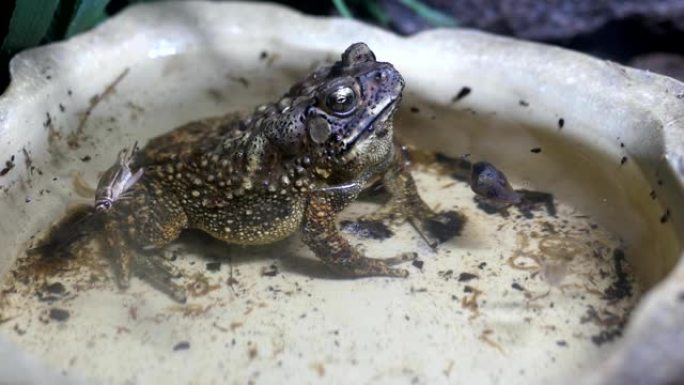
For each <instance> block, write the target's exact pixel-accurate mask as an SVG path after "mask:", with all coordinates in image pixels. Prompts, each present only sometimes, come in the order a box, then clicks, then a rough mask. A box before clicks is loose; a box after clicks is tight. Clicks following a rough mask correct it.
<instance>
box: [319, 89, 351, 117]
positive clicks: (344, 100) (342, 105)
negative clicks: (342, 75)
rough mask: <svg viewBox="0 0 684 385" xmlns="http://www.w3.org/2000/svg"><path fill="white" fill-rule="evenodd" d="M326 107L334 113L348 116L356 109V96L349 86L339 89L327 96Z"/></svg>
mask: <svg viewBox="0 0 684 385" xmlns="http://www.w3.org/2000/svg"><path fill="white" fill-rule="evenodd" d="M325 105H326V106H327V107H328V108H329V109H330V110H331V111H332V112H334V113H337V114H348V113H350V112H352V111H353V110H354V108H355V107H356V94H354V90H352V89H351V88H350V87H347V86H343V87H340V88H337V89H336V90H334V91H333V92H331V93H329V94H328V96H326V98H325Z"/></svg>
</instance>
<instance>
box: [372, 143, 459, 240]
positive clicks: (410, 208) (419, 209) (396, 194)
mask: <svg viewBox="0 0 684 385" xmlns="http://www.w3.org/2000/svg"><path fill="white" fill-rule="evenodd" d="M397 147H398V146H397ZM382 181H383V185H384V187H385V189H387V191H388V192H389V193H390V196H391V198H390V200H389V201H388V202H387V203H385V205H384V206H383V207H381V208H380V209H379V210H377V211H376V212H374V213H372V214H369V215H366V216H364V217H363V218H362V220H368V221H383V220H390V221H393V222H403V221H405V220H407V221H409V223H411V225H412V226H413V227H414V228H415V229H416V231H418V233H420V235H421V236H422V237H423V239H425V241H426V242H427V243H428V245H430V247H436V246H437V245H438V244H440V243H442V242H445V241H446V240H448V239H450V238H451V237H453V236H454V235H457V234H458V233H459V232H460V231H461V228H462V227H463V223H464V222H465V217H464V216H463V215H462V214H458V213H456V212H454V211H446V212H439V213H437V212H435V211H433V210H432V209H431V208H430V207H429V206H428V205H427V203H425V201H423V199H422V198H421V197H420V195H419V194H418V189H417V187H416V182H415V181H414V179H413V177H412V176H411V173H410V171H409V167H408V160H407V159H406V156H405V155H404V151H402V150H401V149H399V148H396V151H395V158H394V161H393V163H392V165H391V166H390V167H389V168H388V169H387V171H386V172H385V175H384V176H383V180H382Z"/></svg>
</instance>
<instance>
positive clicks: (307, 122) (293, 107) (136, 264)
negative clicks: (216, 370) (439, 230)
mask: <svg viewBox="0 0 684 385" xmlns="http://www.w3.org/2000/svg"><path fill="white" fill-rule="evenodd" d="M403 88H404V80H403V78H402V77H401V75H400V74H399V73H398V72H397V71H396V70H395V69H394V67H393V66H392V65H391V64H389V63H383V62H378V61H376V59H375V55H374V54H373V52H371V51H370V49H369V48H368V47H367V46H366V45H365V44H363V43H357V44H354V45H352V46H350V47H349V48H348V49H347V50H346V51H345V52H344V53H343V54H342V58H341V60H340V61H338V62H336V63H334V64H333V65H329V66H324V67H322V68H320V69H318V70H316V71H315V72H313V73H312V74H310V75H309V76H308V77H306V78H305V79H304V80H303V81H302V82H300V83H298V84H296V85H294V86H293V87H292V88H291V89H290V90H289V91H288V92H287V93H286V94H285V95H284V96H283V97H282V98H281V99H280V100H279V101H277V102H275V103H271V104H267V105H263V106H259V107H258V108H256V110H255V111H254V112H253V113H252V114H251V115H249V116H247V117H245V118H238V117H235V116H226V117H218V118H211V119H206V120H201V121H197V122H192V123H189V124H186V125H184V126H181V127H179V128H176V129H175V130H173V131H171V132H170V133H168V134H165V135H162V136H160V137H157V138H154V139H152V140H151V141H150V142H149V144H148V145H147V146H146V147H145V148H143V149H142V150H141V151H140V152H139V153H138V154H137V155H136V157H135V160H134V161H133V162H132V164H131V165H130V169H132V170H142V171H140V172H141V176H140V179H139V180H137V181H136V182H135V183H134V184H132V186H128V185H127V186H126V191H121V192H120V193H121V194H123V193H125V196H126V199H119V200H114V201H113V202H112V205H111V208H108V209H107V210H100V211H99V213H98V215H102V221H103V225H104V239H105V241H106V245H107V247H108V250H109V251H110V252H111V253H112V254H113V260H114V265H115V270H116V277H117V281H118V284H119V286H120V287H122V288H125V287H127V286H128V284H129V278H130V274H131V271H135V272H136V273H137V274H139V275H140V276H141V277H142V278H144V279H146V280H147V281H149V282H150V283H151V284H153V285H155V286H157V287H158V288H159V289H161V290H163V291H165V292H167V293H169V294H170V295H171V296H172V297H173V298H175V299H177V300H180V301H183V300H184V299H185V293H184V291H183V289H182V288H181V287H180V286H178V285H176V284H174V283H173V282H172V278H173V277H175V274H174V272H173V269H172V268H171V267H170V266H168V264H167V263H166V262H165V261H163V260H162V259H160V258H158V257H157V256H155V255H149V254H141V253H136V250H137V251H143V250H150V249H152V250H156V249H161V248H163V247H164V246H165V245H167V244H168V243H170V242H171V241H173V240H175V239H176V238H177V237H178V236H179V234H180V232H181V231H182V230H183V229H188V228H193V229H200V230H203V231H205V232H207V233H209V234H211V235H212V236H214V237H216V238H218V239H220V240H223V241H225V242H228V243H235V244H240V245H258V244H266V243H271V242H274V241H277V240H280V239H283V238H285V237H288V236H289V235H291V234H293V233H294V232H296V231H297V230H300V229H301V230H302V232H303V240H304V242H305V243H306V245H308V246H309V247H310V248H311V250H312V251H313V252H314V253H315V255H316V256H317V257H318V258H320V259H321V261H323V263H324V264H325V265H327V266H328V267H330V268H331V269H332V270H333V271H335V272H339V273H341V274H344V275H348V276H352V277H361V276H392V277H405V276H407V275H408V272H407V271H406V270H403V269H399V268H395V267H393V265H396V264H397V263H400V262H404V261H408V260H411V259H413V258H415V257H416V254H415V253H408V252H407V253H404V254H401V255H398V256H394V257H392V258H389V259H373V258H368V257H366V256H364V255H363V254H362V253H361V252H360V251H359V250H357V249H356V248H355V247H354V246H352V245H351V244H350V243H349V241H347V240H346V239H345V238H344V237H342V236H341V234H340V233H339V231H338V229H337V226H336V216H337V214H338V213H339V212H340V211H341V210H342V209H344V208H345V207H346V206H347V205H348V204H349V203H350V202H352V201H353V200H355V199H356V198H357V196H358V194H359V193H360V192H361V191H362V190H363V189H364V188H365V187H366V186H368V185H370V184H371V183H373V182H375V181H377V180H379V179H381V178H382V181H383V183H384V186H385V188H386V189H387V190H388V191H389V193H390V194H391V198H390V201H389V202H387V204H386V205H385V206H384V207H383V208H381V209H380V210H379V211H377V212H376V213H374V214H371V215H370V216H369V218H368V219H373V220H383V219H395V220H396V219H407V220H408V221H410V223H411V224H412V225H413V226H414V227H415V228H416V229H417V230H418V231H419V232H420V233H421V235H422V236H423V237H424V239H426V240H427V241H428V243H429V244H430V245H431V246H433V247H434V246H436V245H437V243H438V240H437V239H436V235H435V234H432V233H431V231H430V230H433V228H434V223H435V220H437V222H439V219H440V216H439V215H438V214H435V213H434V212H433V211H432V210H431V209H430V208H429V207H428V206H427V205H426V204H425V203H424V202H423V200H422V199H421V198H420V196H419V195H418V192H417V191H416V186H415V183H414V181H413V179H412V177H411V175H410V173H409V171H408V169H407V161H406V160H405V159H404V155H403V153H402V151H401V150H400V148H399V147H398V145H397V144H396V143H395V141H394V138H393V136H394V135H393V127H392V117H393V115H394V112H395V111H396V109H397V106H398V103H399V100H400V99H401V93H402V90H403ZM126 167H129V165H127V166H126ZM129 174H130V173H129ZM105 182H107V183H108V181H105ZM107 183H105V184H107ZM100 184H102V181H101V183H100Z"/></svg>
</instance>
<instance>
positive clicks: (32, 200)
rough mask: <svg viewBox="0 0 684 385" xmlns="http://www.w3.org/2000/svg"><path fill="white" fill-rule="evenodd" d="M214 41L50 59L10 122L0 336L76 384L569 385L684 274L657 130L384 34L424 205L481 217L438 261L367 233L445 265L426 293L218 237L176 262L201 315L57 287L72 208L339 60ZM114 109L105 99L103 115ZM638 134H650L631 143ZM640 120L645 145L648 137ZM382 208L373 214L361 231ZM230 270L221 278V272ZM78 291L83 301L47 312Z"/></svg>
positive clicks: (354, 211)
mask: <svg viewBox="0 0 684 385" xmlns="http://www.w3.org/2000/svg"><path fill="white" fill-rule="evenodd" d="M235 17H237V16H235ZM124 24H125V23H124ZM464 36H467V34H466V35H464ZM194 39H196V40H195V41H194V42H195V44H193V45H184V44H181V43H179V42H178V41H175V40H173V39H171V38H170V39H169V40H167V41H164V40H156V42H157V43H156V44H155V45H153V46H152V47H151V48H150V47H146V50H145V55H137V56H135V55H133V56H131V57H130V58H127V60H121V61H120V62H118V63H106V64H104V63H99V62H97V63H94V65H93V66H92V67H79V68H78V71H63V70H65V68H67V67H68V65H66V67H65V65H64V64H59V63H55V62H54V60H55V59H54V57H50V55H47V54H46V55H45V56H41V55H40V54H39V53H36V54H35V55H34V56H33V57H31V56H24V57H20V58H18V59H17V60H16V61H15V65H16V66H17V67H20V66H26V65H27V63H30V62H31V61H35V60H39V63H41V65H42V67H40V66H39V68H38V72H37V73H34V74H31V75H32V76H33V77H34V78H35V77H38V76H41V78H40V80H39V81H38V82H39V85H40V88H38V89H39V91H38V92H36V93H35V94H34V95H33V96H32V97H31V98H28V99H25V100H21V103H22V105H21V110H22V111H24V112H21V113H14V114H10V115H8V116H7V117H6V118H5V123H6V126H5V127H7V128H8V130H9V131H8V138H10V142H11V143H10V144H11V146H10V147H8V148H9V149H10V153H11V154H13V155H14V157H15V158H14V159H13V160H12V162H14V163H16V166H15V168H14V169H13V170H12V171H11V172H12V173H11V174H8V175H9V177H11V179H10V178H7V181H8V183H7V184H6V185H5V187H4V188H5V195H6V199H3V200H2V201H1V202H0V210H2V212H3V213H6V215H4V218H3V219H2V220H1V221H0V229H2V231H1V232H0V243H2V244H3V245H8V246H6V247H5V248H4V249H3V250H2V258H0V271H4V272H5V273H7V272H10V271H11V274H5V282H4V287H5V294H6V295H5V296H4V297H3V302H2V307H1V308H0V315H2V317H0V320H4V319H6V320H7V322H2V323H0V333H2V334H4V335H6V336H7V337H8V338H10V339H13V340H16V341H17V343H18V344H19V345H21V346H23V347H25V348H26V349H27V350H29V351H31V352H35V353H37V354H39V355H41V356H44V357H45V359H46V361H47V362H48V363H49V365H51V366H53V367H55V368H58V369H60V370H64V371H65V372H68V373H70V374H74V375H76V376H85V377H87V378H92V379H98V380H102V381H104V382H113V383H120V382H122V381H125V380H132V381H134V382H161V381H171V382H174V381H183V380H188V381H189V380H191V379H194V380H197V381H200V380H202V381H204V380H206V381H207V382H209V381H218V380H220V378H222V377H223V376H224V375H226V374H227V373H230V375H231V378H236V379H250V378H257V377H258V378H260V379H261V380H262V381H266V382H268V381H269V379H271V380H275V379H280V380H282V379H283V378H287V379H288V380H292V381H294V380H297V381H300V382H301V381H304V382H307V381H314V380H316V379H320V378H321V377H330V378H337V379H339V378H349V376H352V377H354V378H353V379H352V381H350V382H357V383H358V382H364V381H371V380H373V381H374V383H397V382H399V383H409V382H412V381H413V379H414V378H418V380H419V382H423V383H442V382H445V383H446V382H452V381H454V380H461V381H468V380H469V381H473V382H475V383H490V382H491V383H494V382H496V381H500V380H502V379H504V378H506V379H507V382H508V383H525V384H528V383H547V382H548V381H559V380H561V379H563V378H567V377H569V376H573V375H576V374H577V373H578V372H579V371H582V370H586V369H590V368H592V367H593V366H594V363H595V362H599V361H601V359H602V358H603V357H605V356H606V355H608V354H609V353H610V350H611V349H610V347H611V346H612V344H611V342H612V341H613V340H614V339H615V338H617V337H618V336H619V335H620V333H621V330H622V327H623V326H624V325H625V323H626V322H627V319H628V316H629V313H630V311H631V309H632V308H633V307H634V305H635V303H636V301H637V300H638V298H639V296H640V295H641V293H642V291H643V290H645V289H648V288H649V287H651V286H652V285H654V284H655V283H657V282H658V281H659V280H661V279H662V278H663V277H664V276H665V275H666V274H667V273H668V272H669V271H670V270H671V269H672V268H673V266H674V265H675V263H676V262H677V258H678V254H679V252H680V251H681V243H680V240H678V239H677V236H676V233H675V229H674V225H673V223H672V221H670V220H669V218H668V216H667V214H666V213H667V210H668V208H670V207H669V206H668V205H667V204H663V203H662V202H661V201H660V199H659V194H660V191H661V190H664V189H673V187H671V186H668V185H667V184H668V183H671V180H670V179H669V178H671V177H670V176H668V175H654V171H652V170H651V169H650V168H649V167H650V165H651V164H652V163H657V162H658V161H659V159H658V158H659V156H660V155H659V154H660V153H662V149H663V143H662V140H663V139H662V138H660V137H658V136H657V135H654V134H653V132H655V131H657V127H656V125H657V123H656V122H655V121H654V122H653V127H649V126H648V125H646V126H645V128H644V126H643V122H647V123H648V122H649V120H648V119H647V118H646V119H644V116H643V114H645V113H646V112H643V111H642V110H638V109H633V110H628V111H627V112H624V111H622V110H620V111H618V110H615V111H612V110H606V111H605V116H606V120H605V121H600V120H597V114H596V112H595V111H592V110H591V109H583V108H582V106H583V104H582V103H588V104H592V102H594V101H593V100H591V97H592V96H591V95H593V94H591V93H588V94H587V95H582V94H580V95H570V96H569V97H568V98H569V99H570V100H569V101H564V100H559V99H558V97H557V96H558V94H559V93H562V92H563V90H562V89H561V90H558V91H551V90H550V89H552V88H553V87H554V86H555V85H557V84H555V83H553V80H552V79H553V78H552V77H549V79H551V80H548V81H547V83H542V84H544V87H548V89H546V88H544V87H542V88H541V89H540V88H539V87H530V86H529V85H527V86H526V84H528V83H526V81H528V80H526V77H534V74H529V73H525V72H519V73H520V76H519V77H512V78H511V77H507V76H505V74H504V73H503V71H501V70H500V68H499V67H495V66H494V65H492V66H491V67H487V66H484V67H483V66H481V64H482V60H485V59H483V56H482V55H481V54H479V55H473V56H472V57H464V58H463V61H462V62H460V64H458V65H451V66H446V65H444V64H442V63H435V62H430V61H429V60H424V61H416V60H415V58H414V59H413V60H409V57H410V56H411V55H410V53H408V52H407V50H406V49H404V48H405V47H406V46H407V44H415V42H414V43H410V41H409V42H408V43H407V42H406V41H401V42H397V43H396V45H387V44H385V43H387V39H389V38H388V37H386V36H384V35H374V34H369V35H368V42H369V45H370V46H371V48H375V47H378V48H377V49H376V50H375V51H376V55H377V56H378V58H379V59H381V60H386V61H389V62H392V63H394V64H395V65H396V67H397V68H398V69H399V71H400V72H402V74H403V75H404V77H405V78H406V83H407V88H406V92H405V95H404V99H403V101H402V106H403V107H402V108H401V110H400V112H399V113H398V115H397V117H396V128H397V136H398V138H400V140H401V141H402V142H403V143H406V144H408V145H409V146H411V148H412V149H413V152H412V154H413V156H414V164H415V166H414V174H415V176H416V179H417V182H418V184H419V188H420V191H421V194H423V196H424V197H425V199H426V200H427V201H428V203H429V204H431V205H432V206H433V207H439V208H441V209H453V210H457V211H459V212H462V213H463V214H464V215H465V216H466V218H467V221H466V223H465V227H464V228H463V231H462V233H461V234H460V235H459V236H458V237H456V238H455V239H453V240H451V241H449V242H447V243H446V244H445V245H443V247H441V248H440V250H439V251H438V252H434V251H432V250H430V249H429V248H428V247H427V246H426V245H424V244H423V243H422V240H421V239H420V238H419V237H417V235H416V234H415V233H414V232H413V231H412V229H411V228H410V227H408V226H405V225H404V226H400V227H398V228H393V232H394V235H393V236H392V237H391V239H385V240H378V239H376V240H369V239H366V238H364V237H363V236H362V234H359V233H358V232H356V233H355V232H354V231H346V232H345V236H348V237H350V238H351V239H353V240H354V241H355V242H357V243H359V244H361V245H362V247H363V248H364V250H366V251H367V253H368V254H369V255H373V256H379V257H382V256H390V255H393V254H395V253H398V252H401V251H405V250H407V249H408V250H416V251H418V252H419V253H420V254H421V261H422V262H423V263H424V264H423V265H422V266H418V265H414V266H413V267H412V270H411V276H410V277H409V278H408V279H406V280H391V279H385V278H378V279H367V280H340V279H336V278H335V277H333V276H331V275H330V274H328V273H326V272H325V271H324V270H323V269H322V268H321V266H320V265H319V264H318V262H317V261H316V260H315V259H314V258H313V257H312V255H311V253H310V252H309V251H308V250H306V248H304V247H303V246H302V244H301V243H300V241H299V240H298V238H297V237H293V238H292V239H288V240H286V241H284V242H281V243H278V244H276V245H273V246H266V247H259V248H239V247H230V246H227V245H224V244H222V243H220V242H215V241H212V240H211V239H208V238H207V237H203V236H201V235H197V234H191V235H188V236H186V237H184V238H183V239H182V240H181V242H179V243H178V244H176V245H174V246H173V247H172V249H173V250H175V251H174V252H175V254H176V255H177V256H178V260H177V261H178V262H177V263H178V265H179V266H180V267H181V268H182V270H183V272H184V278H183V280H184V282H185V283H186V284H187V287H188V289H189V290H190V291H191V294H192V295H191V300H190V301H189V303H188V304H186V305H178V304H174V303H172V302H171V301H170V300H169V299H168V298H166V297H165V296H164V295H162V294H160V293H158V292H156V291H154V290H153V289H151V288H149V287H147V286H146V285H145V284H143V283H141V282H139V281H137V280H135V281H134V282H133V285H132V287H131V288H130V289H129V290H128V291H126V292H119V291H118V290H117V289H116V288H115V286H114V284H113V282H112V281H111V274H110V272H109V270H108V266H107V263H106V261H105V260H104V259H102V258H99V257H98V256H97V255H96V254H97V253H95V252H94V253H90V254H88V253H86V254H88V255H87V256H82V257H81V258H82V259H81V260H79V261H70V262H68V263H65V265H64V267H63V269H62V268H57V269H53V270H50V271H57V272H58V273H57V274H43V273H37V270H35V271H34V270H31V269H37V267H36V266H38V265H36V264H35V263H33V262H30V261H27V260H26V257H25V256H24V250H25V249H26V247H27V246H29V245H32V244H34V243H35V240H36V239H37V237H38V235H39V234H40V233H41V232H42V231H44V230H45V229H47V228H48V227H49V225H50V224H51V223H53V222H54V221H55V220H57V219H59V218H60V217H61V216H63V215H64V213H65V212H66V211H67V210H68V208H69V207H71V206H73V205H76V204H79V203H88V204H89V203H90V202H92V197H91V196H89V194H88V186H91V187H92V186H94V185H95V184H96V182H97V178H98V173H100V172H102V171H103V170H105V169H106V168H108V167H109V166H110V165H111V164H112V162H113V160H114V159H115V155H116V153H117V152H118V151H119V150H120V149H121V148H123V147H129V146H130V145H131V144H132V143H133V142H134V141H136V140H137V141H139V142H141V143H144V142H146V140H147V139H149V138H151V137H154V136H156V135H159V134H161V133H164V132H167V131H168V130H169V129H171V128H173V127H176V126H178V125H180V124H183V123H186V122H188V121H191V120H195V119H199V118H204V117H210V116H217V115H223V114H226V113H230V112H235V111H244V110H250V109H252V108H254V107H255V106H256V105H258V104H260V103H263V102H267V101H271V100H274V99H275V98H277V97H278V96H279V95H281V94H282V93H283V92H285V91H286V90H287V89H288V88H289V86H290V85H291V84H293V83H294V82H295V81H297V80H299V79H300V78H301V77H302V76H303V75H304V74H306V73H307V71H309V70H310V69H311V68H313V67H314V66H315V65H316V64H317V63H321V62H325V61H330V60H334V59H335V58H336V57H337V55H338V53H336V51H335V50H333V49H323V48H316V47H315V46H314V47H312V46H301V45H298V44H293V43H291V42H288V41H287V40H266V41H259V43H258V44H256V43H255V42H253V41H249V40H243V41H239V42H236V43H235V44H230V45H229V46H226V45H219V44H217V42H216V40H215V37H212V36H208V37H207V36H204V37H201V36H200V37H197V36H195V37H194ZM203 39H204V40H203ZM477 39H479V37H478V38H474V39H473V40H477ZM352 41H353V39H352ZM466 41H467V39H466ZM374 42H375V43H377V44H376V45H374V44H373V43H374ZM464 44H465V45H467V44H468V43H467V42H466V43H464ZM473 44H474V43H473ZM344 47H345V44H341V45H340V46H339V47H338V48H339V51H341V50H342V49H343V48H344ZM46 57H48V58H50V60H45V59H46ZM22 60H25V61H26V62H24V63H23V62H22ZM67 64H68V63H67ZM540 71H543V70H540ZM55 72H56V73H55ZM53 73H54V75H50V74H53ZM41 74H42V75H41ZM47 76H50V77H51V79H47V80H46V77H47ZM549 76H551V75H549ZM532 83H533V82H531V81H529V84H532ZM558 83H559V84H561V83H562V82H561V81H558ZM110 86H111V87H110ZM561 86H562V84H561V85H559V87H561ZM464 87H467V88H468V89H469V90H470V92H469V93H468V94H467V95H462V94H463V93H464V92H465V91H462V90H463V89H464ZM108 89H109V91H107V90H108ZM459 94H461V96H462V97H461V98H454V97H455V96H456V95H459ZM94 95H100V96H104V97H103V98H102V100H101V101H99V102H98V103H94V102H93V100H94V99H93V98H92V97H93V96H94ZM585 99H586V100H585ZM16 102H19V101H16ZM594 104H596V103H593V104H592V105H594ZM599 104H600V103H599ZM93 106H94V107H93ZM88 111H89V112H88ZM619 114H623V115H624V114H632V115H628V116H627V115H625V116H623V117H622V120H621V124H618V123H615V122H612V121H611V118H612V117H613V115H619ZM632 118H633V119H632ZM637 118H639V122H641V123H640V124H642V127H641V129H636V128H635V127H632V126H631V125H630V124H631V123H630V122H631V121H632V120H634V121H636V120H637ZM630 119H632V120H630ZM635 124H636V123H635ZM613 125H614V126H615V127H618V128H613ZM24 127H25V128H24ZM620 127H621V128H620ZM436 153H439V154H442V155H444V156H443V157H441V158H439V159H442V160H444V159H447V160H448V161H447V162H444V161H441V162H440V161H439V160H438V159H437V158H435V157H434V154H436ZM466 154H467V156H466ZM464 157H465V158H464ZM458 159H467V160H468V161H479V160H486V161H489V162H491V163H493V164H495V165H496V166H497V167H498V168H500V169H501V170H502V171H504V172H505V173H506V175H507V176H508V177H509V179H510V180H511V182H512V184H513V185H514V187H516V188H523V189H527V190H534V191H540V192H544V193H548V194H550V196H552V197H553V199H554V205H553V206H552V207H553V208H554V209H555V211H554V210H550V209H549V206H548V205H547V206H545V205H544V204H541V205H538V206H535V210H534V211H533V212H532V214H531V217H529V216H526V215H525V213H524V212H522V211H519V210H517V209H511V210H510V212H509V215H508V216H507V217H506V216H502V215H500V214H491V213H486V212H485V211H483V210H482V209H481V208H478V206H477V204H476V203H475V202H474V201H473V197H472V193H471V192H470V190H469V188H468V186H467V184H466V183H464V182H463V181H460V180H458V178H454V177H453V175H454V174H455V173H457V171H458V170H452V169H450V168H449V167H452V166H453V164H452V163H449V162H450V161H453V160H458ZM22 163H23V165H22ZM656 170H657V168H656ZM661 179H662V184H659V183H656V184H654V183H653V181H654V180H661ZM653 196H655V199H654V198H653ZM375 206H376V204H375V203H372V202H370V203H368V202H360V203H358V204H355V205H353V206H352V207H350V208H349V209H348V210H347V211H345V213H343V216H342V218H343V219H348V220H353V219H354V218H356V217H357V216H358V215H360V214H361V213H364V212H368V211H370V210H372V209H373V208H375ZM670 209H671V210H674V208H670ZM623 254H624V256H626V260H623V259H622V256H621V255H623ZM17 261H18V262H17ZM625 261H626V262H625ZM211 262H219V264H220V266H221V267H220V269H219V271H217V272H216V271H213V270H208V269H207V263H211ZM621 277H622V278H621ZM57 282H59V283H60V284H62V285H63V286H64V287H65V288H66V292H63V293H60V294H59V295H56V296H55V297H54V298H52V299H49V300H45V298H46V297H45V296H46V295H47V294H46V292H45V291H46V290H47V289H46V288H48V287H50V285H51V284H54V283H57ZM611 288H612V289H615V290H617V291H618V292H619V291H620V290H622V291H621V292H619V293H618V294H616V291H615V290H613V291H611ZM8 289H11V290H9V291H8ZM48 294H49V293H48ZM55 309H57V310H58V311H57V313H59V310H62V311H66V314H67V318H66V319H61V320H60V319H59V316H55V314H56V313H55V311H56V310H55ZM59 314H62V315H64V313H59ZM100 345H102V346H105V345H106V346H108V348H107V349H104V348H102V349H100ZM92 349H97V351H99V352H101V353H98V354H97V355H93V354H92V353H89V352H90V351H92ZM103 350H106V351H108V352H109V353H105V352H103ZM510 357H515V358H516V360H515V363H514V364H511V360H510ZM188 360H190V361H191V362H193V363H194V364H193V365H192V367H188V366H187V365H184V363H186V362H188ZM114 362H115V364H114ZM150 362H154V365H151V364H150ZM492 368H495V369H496V370H492Z"/></svg>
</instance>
